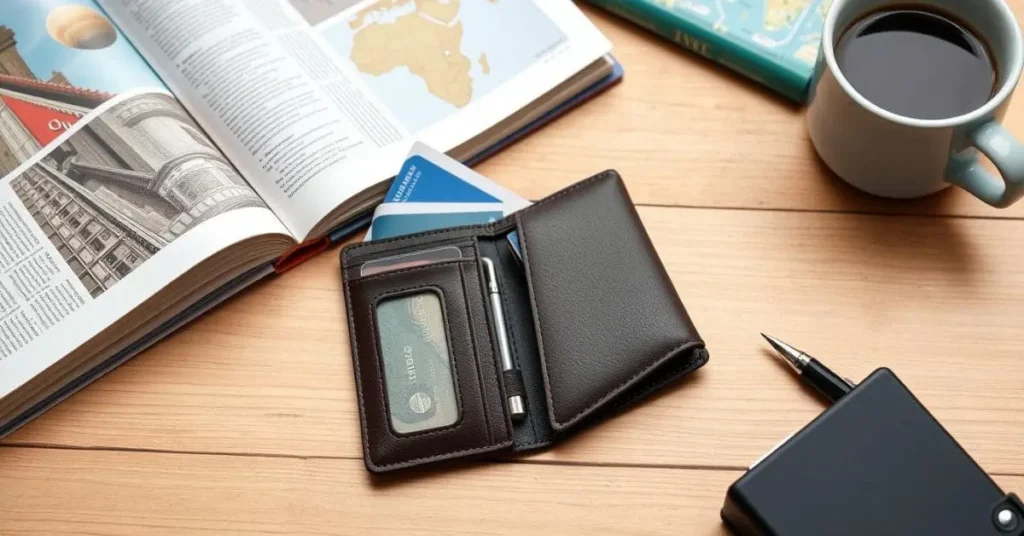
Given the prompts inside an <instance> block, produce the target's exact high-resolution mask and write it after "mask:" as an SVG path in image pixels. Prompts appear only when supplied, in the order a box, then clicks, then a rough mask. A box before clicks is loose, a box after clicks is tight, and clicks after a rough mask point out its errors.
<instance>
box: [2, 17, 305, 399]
mask: <svg viewBox="0 0 1024 536" xmlns="http://www.w3.org/2000/svg"><path fill="white" fill-rule="evenodd" d="M0 165H2V166H3V171H4V174H5V175H4V176H3V178H2V179H0V398H2V397H3V396H4V395H5V394H7V393H8V392H10V391H11V390H12V389H13V388H15V387H17V386H18V385H20V384H22V383H23V382H25V381H27V380H28V379H30V378H31V377H32V376H34V375H35V374H37V373H38V372H39V371H41V370H44V369H45V368H47V367H49V366H51V365H52V364H53V363H55V362H57V361H59V360H60V359H61V358H62V357H63V356H65V355H67V354H68V353H70V352H71V351H72V350H74V349H75V348H77V347H79V346H80V345H82V344H83V343H85V342H86V341H88V340H90V339H91V338H92V337H94V336H95V335H96V334H98V333H99V332H100V331H101V330H102V329H103V328H104V327H106V326H109V325H111V324H113V323H114V322H115V321H116V320H117V319H119V318H121V317H123V316H124V315H126V314H127V313H129V312H130V311H132V310H133V309H135V308H136V307H138V306H139V305H140V304H142V303H143V302H145V301H146V300H147V299H148V298H149V297H151V296H153V295H154V294H155V293H156V292H157V291H159V290H160V289H162V288H163V287H165V286H166V285H167V284H168V283H170V282H171V281H173V280H175V279H176V278H178V277H179V276H181V275H182V274H184V273H185V272H187V271H188V270H189V269H190V268H192V267H193V266H195V265H197V264H199V263H200V262H201V261H203V260H204V259H207V258H209V257H211V256H212V255H214V254H216V253H218V252H222V251H224V250H226V249H227V248H229V247H230V246H231V245H233V244H237V243H238V242H240V241H243V240H246V239H249V238H252V237H263V236H265V237H269V239H271V240H273V241H276V242H277V243H279V244H281V249H283V248H284V247H286V244H287V243H289V242H291V243H293V242H294V241H293V240H292V239H291V238H290V236H289V235H287V229H286V228H285V227H284V226H283V225H282V224H281V222H280V221H279V220H278V219H277V218H276V217H275V216H274V214H273V213H272V212H271V211H270V210H268V209H267V207H266V204H265V203H264V202H263V201H262V200H261V199H260V198H259V196H257V195H256V193H255V192H254V191H253V190H252V188H250V187H249V186H248V184H247V183H246V182H245V181H244V180H243V179H242V177H241V176H240V175H239V174H238V172H237V171H236V170H235V169H234V168H232V166H231V165H230V163H229V162H228V161H227V159H226V158H225V157H224V155H223V154H222V153H221V152H220V151H218V150H217V148H216V147H215V146H214V144H213V142H212V141H210V139H209V138H207V137H206V135H205V134H204V133H203V132H202V130H201V129H200V128H199V126H198V125H196V124H195V123H194V122H193V121H192V119H191V117H190V116H189V115H188V114H187V113H186V112H185V110H184V108H182V106H181V105H180V103H178V102H177V101H176V100H175V98H174V97H173V96H172V95H170V94H169V93H168V92H167V90H166V88H164V87H162V85H161V83H160V80H159V79H158V78H157V77H156V76H155V74H154V73H153V72H152V71H151V70H150V69H149V67H148V65H147V63H146V62H145V61H144V60H143V59H142V58H141V57H140V56H139V55H138V54H137V53H136V51H135V50H134V48H133V47H132V46H131V44H130V43H129V42H128V41H127V40H126V39H125V37H124V36H123V35H121V34H120V33H119V32H118V31H117V29H116V28H115V27H114V25H113V24H112V23H111V21H110V20H108V19H107V18H106V17H105V16H104V15H103V12H102V11H101V10H100V9H99V8H98V6H96V5H95V4H93V3H92V2H90V1H85V0H80V1H70V0H60V1H47V0H16V1H12V0H8V2H7V3H5V5H4V9H3V10H0Z"/></svg>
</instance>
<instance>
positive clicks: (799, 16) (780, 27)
mask: <svg viewBox="0 0 1024 536" xmlns="http://www.w3.org/2000/svg"><path fill="white" fill-rule="evenodd" d="M653 3H655V4H659V5H662V6H665V7H667V8H670V9H674V10H677V11H680V12H684V13H685V15H686V16H687V18H691V19H692V18H697V19H698V20H700V21H703V22H704V23H706V24H707V25H708V26H709V27H711V28H712V29H714V30H715V31H716V32H719V33H723V34H729V35H731V36H732V37H733V38H734V39H737V40H740V41H746V42H749V43H751V44H753V45H755V46H757V47H758V48H761V49H764V50H766V51H768V52H769V53H770V54H771V55H772V56H774V57H776V58H777V59H778V60H779V61H783V62H794V60H795V62H797V63H799V64H803V65H804V66H805V67H806V68H807V69H810V67H813V66H814V62H815V61H816V60H817V57H818V47H819V45H820V43H819V41H820V39H821V28H822V23H823V22H824V20H825V14H826V13H827V12H828V8H829V6H830V5H831V4H832V0H653Z"/></svg>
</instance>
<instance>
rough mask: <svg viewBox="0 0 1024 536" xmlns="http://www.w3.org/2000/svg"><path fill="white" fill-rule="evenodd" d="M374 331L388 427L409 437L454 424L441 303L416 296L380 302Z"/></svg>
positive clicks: (433, 297) (424, 295)
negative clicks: (378, 341)
mask: <svg viewBox="0 0 1024 536" xmlns="http://www.w3.org/2000/svg"><path fill="white" fill-rule="evenodd" d="M377 327H378V330H379V333H378V336H379V337H380V350H381V356H382V361H383V362H384V390H385V391H387V399H388V408H389V411H390V413H391V427H392V428H393V429H394V430H395V432H397V433H399V434H411V433H416V432H423V431H426V430H433V429H436V428H442V427H444V426H449V425H452V424H455V422H456V421H458V420H459V408H458V405H457V404H456V400H455V379H454V377H453V375H452V362H451V353H450V351H449V347H448V337H447V332H446V330H445V322H444V313H443V310H442V308H441V299H440V297H439V296H438V295H437V294H436V293H434V292H421V293H419V294H413V295H408V296H402V297H398V298H393V299H389V300H385V301H382V302H380V303H379V304H378V305H377Z"/></svg>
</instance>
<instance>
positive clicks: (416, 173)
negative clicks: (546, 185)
mask: <svg viewBox="0 0 1024 536" xmlns="http://www.w3.org/2000/svg"><path fill="white" fill-rule="evenodd" d="M529 205H530V202H529V201H527V200H525V199H523V198H521V197H519V196H518V195H516V194H515V193H513V192H511V191H510V190H507V189H505V188H503V187H502V186H500V185H498V184H496V183H495V182H493V181H491V180H490V179H488V178H486V177H484V176H483V175H480V174H479V173H477V172H475V171H473V170H472V169H470V168H468V167H466V166H464V165H462V164H461V163H459V162H458V161H456V160H454V159H452V158H450V157H449V156H447V155H445V154H444V153H441V152H439V151H437V150H434V149H433V148H431V147H429V146H428V145H426V144H423V143H420V142H417V143H415V144H413V147H412V150H411V151H410V152H409V157H408V158H407V159H406V161H405V163H404V164H403V165H402V170H401V171H400V172H399V173H398V175H397V176H396V177H395V181H394V182H393V183H392V185H391V189H390V190H388V193H387V195H386V196H385V197H384V202H383V203H382V204H381V205H380V206H379V207H377V210H376V211H375V212H374V214H373V222H372V223H371V224H370V230H369V232H368V233H367V234H366V240H379V239H382V238H391V237H394V236H402V235H407V234H413V233H419V232H423V231H429V230H432V229H441V228H444V227H454V226H459V225H473V224H479V223H488V222H492V221H497V220H500V219H502V218H504V217H505V216H508V215H509V214H512V213H513V212H516V211H517V210H520V209H522V208H524V207H527V206H529ZM509 244H510V245H511V246H512V249H513V250H514V251H515V252H516V254H517V255H519V256H520V258H522V253H521V251H520V249H519V238H518V235H517V234H516V233H515V232H513V233H510V234H509Z"/></svg>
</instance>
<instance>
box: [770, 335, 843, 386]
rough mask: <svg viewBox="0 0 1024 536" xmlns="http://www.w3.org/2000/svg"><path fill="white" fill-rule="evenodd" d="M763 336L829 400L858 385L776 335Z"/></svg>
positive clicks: (804, 378)
mask: <svg viewBox="0 0 1024 536" xmlns="http://www.w3.org/2000/svg"><path fill="white" fill-rule="evenodd" d="M761 336H762V337H764V339H765V340H766V341H768V344H771V345H772V348H775V351H776V352H778V353H779V355H780V356H782V357H783V358H784V359H785V360H786V361H787V362H789V364H790V365H792V366H793V369H794V370H796V371H797V372H798V373H799V374H800V377H801V378H802V379H803V380H804V381H805V382H807V384H808V385H810V386H811V387H813V388H814V390H815V391H817V392H818V393H819V394H820V395H821V396H823V397H825V398H826V399H828V401H829V402H835V401H836V400H839V399H840V398H842V397H843V396H845V395H846V394H847V393H849V392H850V391H851V390H853V388H854V387H856V385H854V383H853V382H851V381H850V380H847V379H845V378H843V377H841V376H839V375H838V374H836V373H835V372H832V371H831V370H829V368H828V367H826V366H825V365H822V364H821V362H820V361H818V360H817V359H814V358H813V357H811V356H809V355H807V354H806V353H804V352H801V351H800V350H797V349H796V348H793V347H792V346H790V345H788V344H786V343H784V342H782V341H780V340H779V339H776V338H775V337H771V336H769V335H765V334H764V333H762V334H761Z"/></svg>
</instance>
